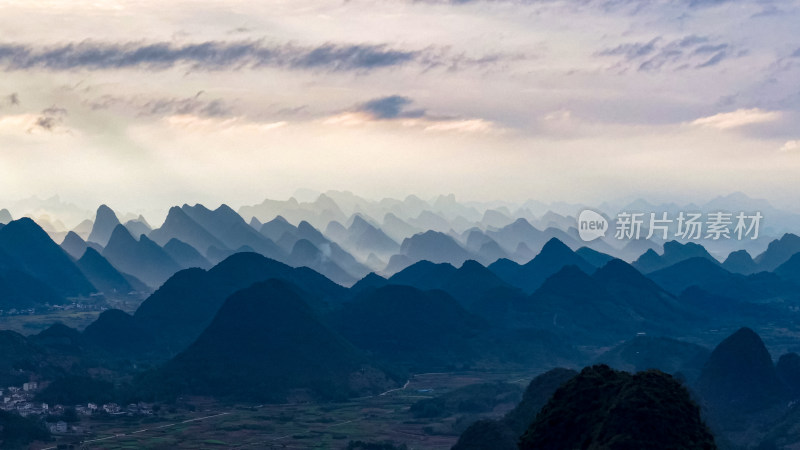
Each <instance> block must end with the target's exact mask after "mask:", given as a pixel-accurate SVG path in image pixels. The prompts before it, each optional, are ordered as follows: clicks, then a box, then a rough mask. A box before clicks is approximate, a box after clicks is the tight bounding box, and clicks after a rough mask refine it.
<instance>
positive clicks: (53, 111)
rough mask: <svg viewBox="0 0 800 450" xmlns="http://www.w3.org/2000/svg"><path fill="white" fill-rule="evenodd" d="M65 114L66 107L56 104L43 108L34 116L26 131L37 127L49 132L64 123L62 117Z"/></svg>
mask: <svg viewBox="0 0 800 450" xmlns="http://www.w3.org/2000/svg"><path fill="white" fill-rule="evenodd" d="M67 114H68V112H67V110H66V109H64V108H59V107H57V106H51V107H49V108H47V109H44V110H43V111H42V113H41V114H40V115H39V116H38V117H37V118H36V121H35V122H34V124H33V125H32V126H31V127H30V128H29V129H28V132H32V131H34V130H35V129H37V128H38V129H42V130H44V131H50V132H53V131H56V130H57V129H58V128H59V127H60V126H61V124H63V123H64V117H65V116H67Z"/></svg>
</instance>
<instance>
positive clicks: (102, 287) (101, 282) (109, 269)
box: [77, 248, 137, 296]
mask: <svg viewBox="0 0 800 450" xmlns="http://www.w3.org/2000/svg"><path fill="white" fill-rule="evenodd" d="M77 265H78V268H79V269H80V270H81V272H83V274H84V275H85V276H86V278H88V279H89V281H91V282H92V284H93V285H94V286H95V287H96V288H97V289H98V290H99V291H100V292H101V293H103V294H106V295H109V296H114V295H128V294H129V293H131V292H132V291H136V290H137V289H136V288H134V287H133V286H132V285H131V284H130V283H129V282H128V280H126V279H125V277H124V276H123V275H122V274H121V273H119V271H118V270H117V269H115V268H114V266H112V265H111V263H109V262H108V260H107V259H105V258H103V257H102V256H101V255H100V253H97V251H96V250H95V249H93V248H87V249H86V251H85V252H84V254H83V256H82V257H81V259H79V260H78V262H77Z"/></svg>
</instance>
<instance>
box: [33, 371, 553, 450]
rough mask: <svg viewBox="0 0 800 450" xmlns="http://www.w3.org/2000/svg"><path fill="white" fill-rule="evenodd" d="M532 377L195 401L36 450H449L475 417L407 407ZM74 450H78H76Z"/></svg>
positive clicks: (454, 376) (460, 378) (91, 427)
mask: <svg viewBox="0 0 800 450" xmlns="http://www.w3.org/2000/svg"><path fill="white" fill-rule="evenodd" d="M535 375H537V374H535V373H480V372H464V373H430V374H418V375H415V376H414V377H413V378H412V379H411V380H409V382H408V383H407V384H406V386H405V387H404V388H402V389H399V390H393V391H389V392H386V393H383V394H381V395H377V396H373V397H364V398H358V399H353V400H351V401H349V402H343V403H325V404H314V403H305V404H285V405H256V406H251V405H224V404H220V403H217V402H214V401H213V400H210V399H206V398H192V399H188V400H187V402H186V403H187V404H189V405H192V406H193V407H194V411H191V412H190V411H189V409H191V408H189V409H178V410H175V411H171V412H170V411H161V412H160V413H159V414H158V415H157V416H150V417H147V418H142V417H118V418H111V419H109V418H106V419H95V418H94V417H92V418H89V419H86V418H84V419H83V420H82V422H81V424H80V425H81V426H82V427H83V428H84V430H86V431H85V433H84V434H83V435H81V436H77V435H60V436H59V435H54V438H55V440H54V441H52V442H47V443H37V444H35V445H34V446H32V447H31V448H33V449H36V450H43V449H52V450H55V449H56V448H57V446H58V445H59V444H71V443H79V442H80V443H83V445H84V447H83V448H91V449H134V448H136V449H217V448H254V449H255V448H285V449H292V448H294V449H304V448H318V449H341V448H344V447H346V446H347V444H348V443H349V442H350V441H357V440H361V441H366V442H380V441H392V442H394V443H395V444H397V445H399V444H406V445H407V446H408V448H409V449H420V450H422V449H430V450H434V449H437V450H438V449H449V448H450V447H452V446H453V444H455V442H456V441H457V440H458V436H459V434H460V433H461V431H463V430H464V428H466V427H467V426H468V425H469V424H471V423H472V422H473V421H474V420H476V419H477V418H479V417H477V416H474V415H469V414H467V415H461V414H459V415H451V416H448V417H441V418H435V419H415V418H414V417H413V416H412V415H411V414H410V413H409V407H410V406H411V405H412V404H413V403H415V402H417V401H418V400H420V399H423V398H431V397H434V396H437V395H441V394H443V393H446V392H448V391H450V390H453V389H456V388H459V387H463V386H466V385H470V384H475V383H482V382H493V381H505V382H512V383H518V384H519V385H520V386H522V387H523V388H524V387H525V386H526V385H527V383H528V382H529V381H530V380H531V378H533V377H534V376H535ZM513 407H514V405H513V404H509V405H501V406H500V407H498V408H496V409H495V410H494V411H493V412H492V413H490V414H489V415H483V417H494V418H497V417H500V416H502V415H503V414H505V413H506V412H507V411H508V410H510V409H511V408H513ZM76 448H81V447H80V446H76Z"/></svg>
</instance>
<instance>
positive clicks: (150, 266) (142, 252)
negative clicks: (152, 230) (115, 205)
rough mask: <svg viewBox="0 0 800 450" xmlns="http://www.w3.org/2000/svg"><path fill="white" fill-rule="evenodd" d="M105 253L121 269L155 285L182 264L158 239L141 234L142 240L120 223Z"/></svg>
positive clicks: (164, 279) (104, 250)
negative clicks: (171, 255)
mask: <svg viewBox="0 0 800 450" xmlns="http://www.w3.org/2000/svg"><path fill="white" fill-rule="evenodd" d="M103 256H104V257H105V258H106V259H107V260H108V261H109V262H110V263H111V264H113V265H114V267H116V268H117V269H118V270H120V271H122V272H125V273H129V274H131V275H133V276H135V277H136V278H138V279H140V280H142V281H144V282H145V283H147V285H148V286H150V287H152V288H157V287H158V286H161V284H162V283H164V281H166V280H167V279H168V278H169V277H170V276H172V274H174V273H175V272H177V271H179V270H180V269H181V267H180V266H179V265H178V263H176V262H175V261H174V260H173V259H172V258H170V256H169V255H168V254H167V253H166V252H165V251H164V249H162V248H161V247H159V246H158V244H156V243H155V242H153V241H151V240H150V239H148V238H147V237H146V236H144V235H142V236H141V237H140V238H139V240H138V241H137V240H136V239H134V238H133V236H131V234H130V233H129V232H128V229H127V228H125V227H124V226H122V225H117V227H116V228H114V232H113V233H112V234H111V239H109V241H108V245H106V247H105V248H104V249H103Z"/></svg>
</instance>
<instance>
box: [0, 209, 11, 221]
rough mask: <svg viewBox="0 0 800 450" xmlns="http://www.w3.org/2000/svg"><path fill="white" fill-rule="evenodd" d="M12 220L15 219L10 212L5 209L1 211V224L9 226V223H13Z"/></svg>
mask: <svg viewBox="0 0 800 450" xmlns="http://www.w3.org/2000/svg"><path fill="white" fill-rule="evenodd" d="M12 220H14V218H13V217H11V213H10V212H8V210H7V209H5V208H4V209H0V223H2V224H7V223H8V222H11V221H12Z"/></svg>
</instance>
